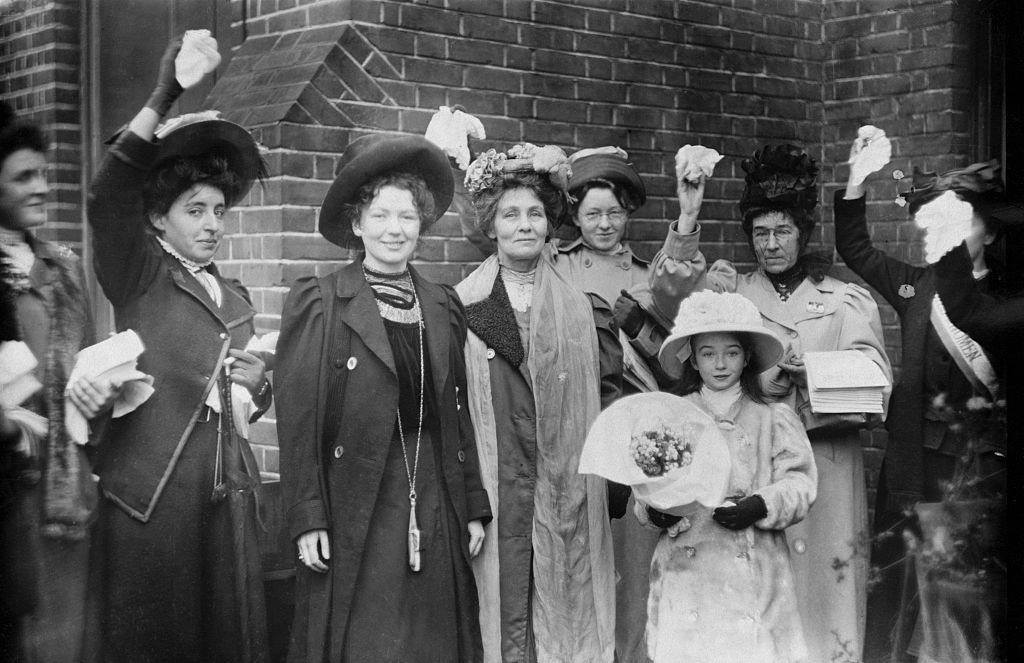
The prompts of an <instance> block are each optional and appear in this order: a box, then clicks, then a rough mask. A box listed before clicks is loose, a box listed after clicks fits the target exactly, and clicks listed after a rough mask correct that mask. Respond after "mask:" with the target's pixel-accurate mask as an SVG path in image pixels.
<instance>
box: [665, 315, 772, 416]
mask: <svg viewBox="0 0 1024 663" xmlns="http://www.w3.org/2000/svg"><path fill="white" fill-rule="evenodd" d="M727 333H729V334H732V335H733V336H735V337H736V338H737V339H739V342H740V347H742V348H743V354H744V355H745V356H746V358H747V365H746V366H744V367H743V372H742V373H740V389H741V390H742V391H743V394H744V395H745V396H746V397H747V398H749V399H750V400H752V401H754V402H755V403H764V402H765V397H764V390H763V389H761V381H760V380H759V379H758V375H759V373H758V371H757V368H756V366H757V363H758V362H757V350H756V348H755V347H754V344H753V343H751V342H750V336H749V335H747V334H744V333H742V332H727ZM693 339H694V337H693V336H691V337H690V338H689V340H688V341H687V342H688V343H690V344H691V345H690V356H689V357H688V358H687V360H686V361H684V362H683V375H682V376H681V377H680V378H679V380H677V381H676V383H675V385H673V387H672V389H671V391H672V393H674V394H677V395H679V396H685V395H687V394H692V393H694V392H697V391H700V387H701V385H702V384H704V381H703V380H702V379H701V377H700V371H698V370H697V367H696V366H694V365H693V358H694V357H695V356H696V352H694V349H693V345H692V343H693Z"/></svg>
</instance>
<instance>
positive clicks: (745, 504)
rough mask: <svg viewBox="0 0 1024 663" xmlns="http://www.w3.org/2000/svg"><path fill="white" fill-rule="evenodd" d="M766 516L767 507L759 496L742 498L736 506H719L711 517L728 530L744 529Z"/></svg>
mask: <svg viewBox="0 0 1024 663" xmlns="http://www.w3.org/2000/svg"><path fill="white" fill-rule="evenodd" d="M767 515H768V505H766V504H765V503H764V498H763V497H761V496H760V495H751V496H749V497H744V498H743V499H741V500H740V501H739V502H737V504H736V506H720V507H718V508H717V509H715V510H714V512H713V513H712V514H711V517H712V518H714V519H715V522H716V523H718V524H719V525H721V526H722V527H726V528H728V529H746V528H748V527H750V526H751V525H753V524H754V523H756V522H757V521H759V520H761V519H762V518H764V517H765V516H767Z"/></svg>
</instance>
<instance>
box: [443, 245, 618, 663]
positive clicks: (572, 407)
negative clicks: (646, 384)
mask: <svg viewBox="0 0 1024 663" xmlns="http://www.w3.org/2000/svg"><path fill="white" fill-rule="evenodd" d="M498 268H499V265H498V260H497V257H496V256H493V255H492V256H491V257H490V258H488V259H487V260H485V261H484V262H483V263H482V264H481V265H480V266H479V267H478V268H477V269H476V270H475V271H474V272H473V273H472V274H470V275H469V276H468V277H467V278H466V279H465V280H464V281H463V282H462V283H460V284H459V285H458V286H456V291H457V292H458V294H459V296H460V297H461V298H462V301H463V303H464V304H465V305H467V306H469V305H470V304H474V303H476V302H479V301H482V300H483V299H486V298H487V297H488V295H490V293H491V290H492V286H493V284H494V280H495V278H496V277H497V275H498ZM528 348H529V350H528V355H527V358H526V362H527V368H528V372H529V376H530V381H531V385H530V386H531V387H532V390H533V397H534V405H535V408H536V417H537V419H536V421H537V485H536V488H535V492H534V520H533V536H532V538H533V575H534V589H533V595H532V611H533V614H532V623H533V629H534V633H535V635H536V646H537V658H538V660H539V661H541V662H544V661H559V662H562V661H579V662H580V663H583V662H584V661H586V662H588V663H589V662H591V661H607V662H609V663H610V661H611V660H612V658H613V655H614V645H615V577H614V573H615V572H614V563H613V557H612V555H613V552H612V541H611V530H610V528H609V522H608V507H607V492H606V487H605V482H604V481H603V480H602V479H600V478H598V477H594V476H590V475H581V474H578V473H577V468H578V466H579V457H580V452H581V451H582V448H583V442H584V440H585V438H586V434H587V430H588V428H589V425H590V423H591V422H593V420H594V419H595V418H596V417H597V414H598V412H599V411H600V407H601V406H600V369H599V366H598V345H597V331H596V329H595V326H594V318H593V311H592V308H591V306H590V304H589V302H588V300H587V298H586V297H585V296H584V295H582V294H581V293H579V292H577V291H576V290H575V289H574V288H573V287H572V286H571V285H570V284H569V283H568V282H567V281H565V280H564V279H563V278H562V277H561V276H560V275H558V273H557V272H556V271H555V270H554V268H553V266H552V265H551V263H550V258H549V256H548V255H547V249H545V255H544V256H543V257H542V258H541V260H540V261H539V262H538V265H537V274H536V280H535V283H534V291H533V302H532V306H531V310H530V334H529V344H528ZM486 353H487V347H486V345H485V344H484V342H483V341H482V340H481V339H480V338H479V337H477V336H476V335H475V334H473V333H472V332H470V333H469V336H468V338H467V341H466V365H467V366H466V377H467V380H468V386H469V406H470V414H471V415H472V417H473V427H474V430H475V432H476V441H477V448H478V451H479V457H480V473H481V477H482V479H483V484H484V488H485V489H486V490H487V493H488V496H489V497H490V500H491V506H492V511H493V512H494V523H493V524H492V526H491V531H492V532H494V531H497V521H498V519H499V518H500V517H501V505H500V504H499V503H498V490H497V477H498V446H497V445H498V440H497V427H496V424H495V413H494V406H493V402H492V400H491V387H490V364H489V362H488V359H487V354H486ZM473 567H474V572H475V574H476V579H477V587H478V591H479V596H480V626H481V632H482V635H483V641H484V653H485V660H486V661H488V662H489V663H490V662H498V661H500V660H501V614H500V611H501V597H500V595H499V589H498V587H499V579H498V578H499V564H498V549H497V545H496V541H495V542H494V543H492V544H490V545H485V546H484V550H483V552H482V553H481V554H480V555H479V556H478V557H477V558H476V560H475V561H474V564H473Z"/></svg>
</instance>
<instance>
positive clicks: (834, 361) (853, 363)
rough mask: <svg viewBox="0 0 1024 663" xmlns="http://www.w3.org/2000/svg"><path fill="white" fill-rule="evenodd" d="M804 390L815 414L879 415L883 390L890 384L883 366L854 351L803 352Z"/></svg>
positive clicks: (882, 409) (881, 410)
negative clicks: (859, 413) (808, 396)
mask: <svg viewBox="0 0 1024 663" xmlns="http://www.w3.org/2000/svg"><path fill="white" fill-rule="evenodd" d="M804 365H805V366H806V367H807V390H808V392H809V395H810V399H811V410H812V411H813V412H814V413H815V414H843V413H854V412H866V413H876V414H882V412H883V411H884V408H883V403H884V401H883V397H882V391H883V390H884V389H885V388H886V387H888V386H889V381H888V379H886V377H885V374H884V373H882V369H881V368H879V367H878V365H877V364H875V363H874V362H873V361H871V360H870V359H868V358H867V357H866V356H864V354H863V353H861V352H858V351H856V350H837V351H834V352H807V353H804Z"/></svg>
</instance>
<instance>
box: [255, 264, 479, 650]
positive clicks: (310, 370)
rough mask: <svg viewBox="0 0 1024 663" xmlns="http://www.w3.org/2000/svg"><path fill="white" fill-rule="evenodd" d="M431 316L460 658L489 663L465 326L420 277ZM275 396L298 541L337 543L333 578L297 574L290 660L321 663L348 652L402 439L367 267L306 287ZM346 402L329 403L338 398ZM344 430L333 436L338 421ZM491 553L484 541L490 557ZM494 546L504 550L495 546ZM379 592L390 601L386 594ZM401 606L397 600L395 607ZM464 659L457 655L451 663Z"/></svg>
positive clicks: (393, 378)
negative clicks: (479, 586)
mask: <svg viewBox="0 0 1024 663" xmlns="http://www.w3.org/2000/svg"><path fill="white" fill-rule="evenodd" d="M410 272H411V274H412V278H413V283H414V285H415V287H416V294H417V297H418V298H419V301H420V306H421V308H422V310H423V318H424V325H425V330H424V331H425V338H424V343H425V349H426V351H427V352H428V353H429V356H430V365H431V367H432V372H433V379H434V390H435V394H436V399H437V401H436V402H437V409H436V411H435V412H436V414H437V418H438V422H437V430H439V431H440V438H439V439H438V440H435V441H434V443H435V444H440V445H441V465H440V467H439V468H438V469H439V474H440V475H441V477H442V479H443V481H444V484H445V486H446V487H447V491H446V494H447V496H448V498H449V499H450V501H451V503H450V505H449V506H450V508H451V509H452V510H453V511H454V513H455V514H456V517H457V519H458V523H459V525H458V526H459V530H458V535H457V536H455V538H457V541H458V543H457V547H458V553H459V559H460V560H461V562H462V563H461V564H456V568H455V580H456V585H457V586H456V588H455V591H456V596H457V605H456V606H453V609H454V610H457V611H458V621H459V625H458V626H459V634H460V639H461V640H462V642H460V646H459V648H460V651H472V652H477V653H479V652H480V649H481V644H480V630H479V623H478V603H477V593H476V584H475V582H474V579H473V575H472V572H471V570H470V560H469V536H468V533H467V527H468V523H469V521H471V520H482V521H484V522H485V523H486V522H488V521H489V520H490V516H491V511H490V506H489V502H488V499H487V493H486V491H484V488H483V485H482V484H481V481H480V474H479V465H478V461H477V452H476V443H475V438H474V434H473V425H472V421H471V420H470V416H469V408H468V407H467V406H466V373H465V359H464V356H463V351H462V348H463V344H464V343H465V339H466V322H465V315H464V313H463V309H462V305H461V303H460V302H459V300H458V298H457V297H456V295H455V293H454V291H453V290H452V289H451V288H448V287H446V286H441V285H437V284H435V283H431V282H429V281H426V280H424V279H423V278H422V277H421V276H420V275H419V274H418V273H417V272H416V271H415V269H413V268H410ZM274 382H275V389H276V391H277V392H278V393H279V394H280V395H279V396H278V403H277V413H278V420H277V428H278V439H279V444H280V447H281V484H282V489H283V493H284V507H285V514H286V515H285V521H286V522H287V523H288V528H289V529H288V534H289V536H290V537H291V538H292V539H295V538H297V537H298V536H299V535H301V534H303V533H305V532H308V531H311V530H316V529H325V530H327V531H328V535H329V537H330V545H331V558H330V560H329V562H328V566H329V567H330V570H329V571H328V572H327V573H325V574H322V575H321V574H318V573H315V572H313V571H310V570H309V569H307V568H306V567H305V566H304V565H300V566H299V567H298V570H297V582H296V606H295V617H294V620H293V622H292V631H291V645H290V647H289V655H288V660H289V661H292V662H300V661H305V662H308V663H320V662H321V661H325V660H327V656H328V653H329V652H340V651H341V650H343V648H344V647H343V644H344V642H343V640H344V637H345V629H346V625H347V623H348V620H349V610H350V608H351V605H352V597H353V593H354V589H355V584H356V581H357V579H358V577H359V570H360V564H361V562H362V560H363V558H364V556H366V555H372V554H373V551H372V550H367V549H365V542H366V538H367V532H368V531H369V529H370V527H372V526H373V523H372V521H371V516H372V514H373V510H374V504H375V503H376V501H377V495H378V490H379V488H380V483H381V476H382V473H383V470H384V465H385V461H386V459H387V453H388V449H389V442H390V440H391V438H392V435H393V434H394V428H395V421H396V417H395V413H396V412H397V408H398V398H399V386H398V377H397V374H396V372H395V363H394V357H393V355H392V351H391V347H390V344H389V341H388V336H387V333H386V331H385V329H384V323H383V320H382V318H381V317H380V313H379V312H378V309H377V303H376V299H375V298H374V294H373V291H372V289H371V288H370V286H369V284H367V282H366V279H365V278H364V276H363V272H362V268H361V264H360V262H359V261H356V262H353V263H352V264H350V265H348V266H346V267H344V268H342V269H341V270H339V271H337V272H335V273H333V274H331V275H329V276H326V277H324V278H322V279H316V278H308V279H301V280H299V281H298V282H297V283H296V284H295V285H294V286H293V288H292V290H291V292H290V293H289V296H288V300H287V301H286V303H285V307H284V313H283V315H282V321H281V337H280V339H279V341H278V349H277V365H276V369H275V375H274ZM330 393H335V394H337V393H341V394H343V396H342V398H341V399H340V402H333V403H329V402H328V401H327V397H328V394H330ZM328 418H330V419H331V420H335V421H337V422H339V425H338V426H337V430H335V431H330V430H329V429H330V426H328V425H327V420H328ZM488 544H490V542H489V541H485V542H484V545H485V546H486V545H488ZM492 545H493V544H492ZM380 592H381V594H382V595H384V596H386V595H387V593H388V588H387V587H381V588H380ZM396 598H397V597H396ZM456 658H457V655H456V654H454V653H453V654H452V660H455V659H456Z"/></svg>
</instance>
